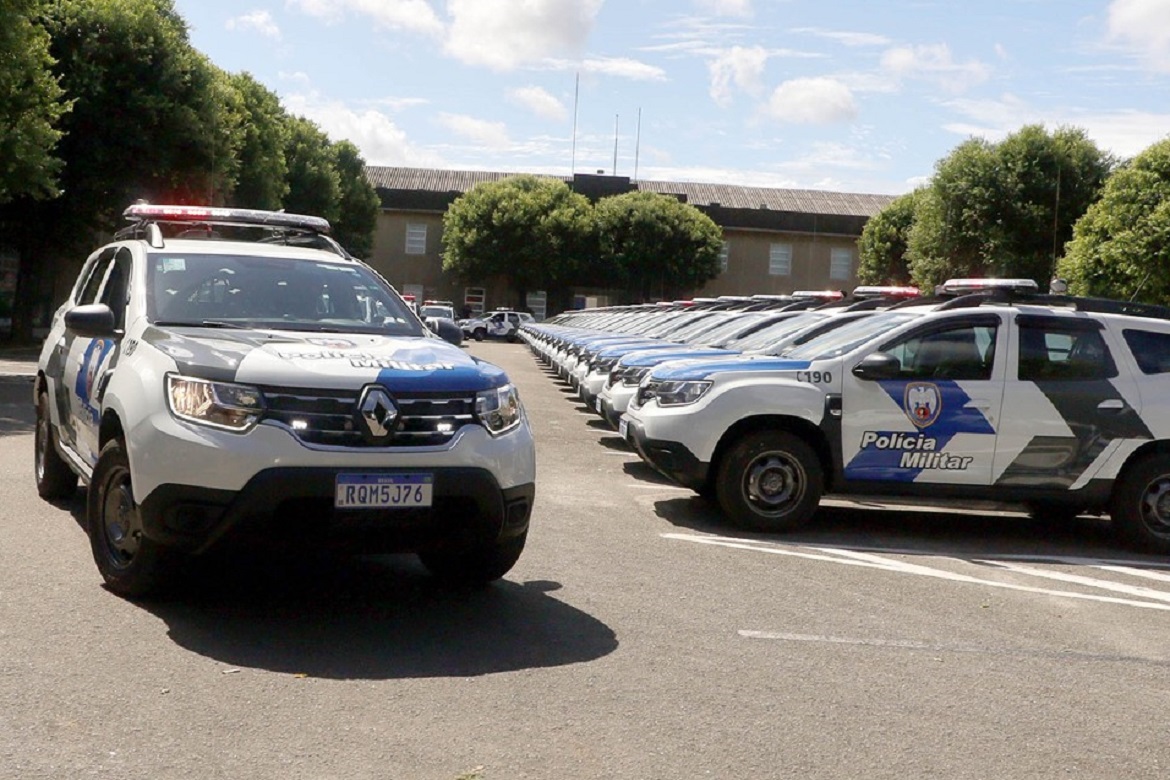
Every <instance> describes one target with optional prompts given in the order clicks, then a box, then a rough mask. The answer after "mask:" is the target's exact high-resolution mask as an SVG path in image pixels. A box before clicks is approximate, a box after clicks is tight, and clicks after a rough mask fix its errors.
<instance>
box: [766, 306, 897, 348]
mask: <svg viewBox="0 0 1170 780" xmlns="http://www.w3.org/2000/svg"><path fill="white" fill-rule="evenodd" d="M918 316H920V315H918V314H913V313H910V312H900V313H894V312H882V313H880V314H875V315H873V316H872V317H867V318H865V319H863V320H858V321H856V322H852V323H850V324H848V325H845V326H844V327H841V328H837V329H836V330H833V331H830V332H828V333H825V334H824V335H822V336H819V337H818V338H815V339H813V340H812V341H810V342H808V343H807V344H804V345H802V346H800V347H797V348H796V349H794V350H792V351H791V352H788V353H786V354H785V355H784V356H785V357H787V358H790V359H792V360H822V359H825V358H835V357H841V356H842V355H844V354H846V353H848V352H852V351H853V350H854V349H856V348H858V347H860V346H861V345H862V344H865V343H867V342H869V341H872V340H873V339H875V338H877V337H878V336H880V335H881V334H883V333H885V332H886V331H888V330H891V329H893V328H896V327H898V326H899V325H902V324H904V323H907V322H910V321H911V320H913V319H915V318H917V317H918Z"/></svg>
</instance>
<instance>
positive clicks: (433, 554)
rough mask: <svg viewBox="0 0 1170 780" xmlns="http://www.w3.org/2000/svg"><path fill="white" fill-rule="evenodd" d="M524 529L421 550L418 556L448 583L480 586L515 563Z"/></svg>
mask: <svg viewBox="0 0 1170 780" xmlns="http://www.w3.org/2000/svg"><path fill="white" fill-rule="evenodd" d="M527 538H528V532H527V531H525V532H524V533H522V534H520V535H519V536H510V537H508V538H506V539H498V540H492V541H490V542H485V543H481V544H479V545H477V546H473V547H469V548H464V549H459V550H423V551H420V552H419V553H418V559H419V560H420V561H422V564H423V566H425V567H426V568H427V571H429V572H430V573H431V574H432V575H433V576H434V577H436V578H437V579H439V580H441V581H442V582H444V583H446V584H449V585H458V586H473V587H474V586H482V585H487V584H488V583H490V582H494V581H495V580H498V579H500V578H501V577H503V576H504V575H505V574H507V573H508V572H509V571H511V569H512V567H513V566H515V565H516V561H518V560H519V559H520V553H522V552H523V551H524V542H525V541H526V540H527Z"/></svg>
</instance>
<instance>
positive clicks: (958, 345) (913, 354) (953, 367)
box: [885, 325, 996, 379]
mask: <svg viewBox="0 0 1170 780" xmlns="http://www.w3.org/2000/svg"><path fill="white" fill-rule="evenodd" d="M995 335H996V328H995V327H993V326H990V325H965V326H962V327H958V328H949V329H947V330H939V331H931V332H929V333H919V334H915V335H914V336H912V337H910V338H908V339H906V340H905V341H902V342H899V343H897V344H895V345H893V346H892V347H890V348H888V349H886V350H885V352H886V354H889V355H892V356H893V357H895V358H897V359H898V362H899V363H900V364H901V366H902V369H901V372H900V375H901V377H902V378H904V379H990V378H991V369H992V366H993V365H994V362H995Z"/></svg>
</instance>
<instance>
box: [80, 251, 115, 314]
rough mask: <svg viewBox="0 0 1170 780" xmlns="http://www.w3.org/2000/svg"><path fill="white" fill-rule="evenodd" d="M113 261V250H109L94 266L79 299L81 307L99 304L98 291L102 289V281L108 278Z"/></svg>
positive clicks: (103, 253)
mask: <svg viewBox="0 0 1170 780" xmlns="http://www.w3.org/2000/svg"><path fill="white" fill-rule="evenodd" d="M113 260H114V250H113V249H107V250H105V251H104V252H102V255H101V257H99V258H98V260H97V262H96V263H94V264H93V268H92V269H91V270H90V272H89V278H88V279H86V280H85V286H84V287H82V289H81V295H79V296H78V298H77V303H78V304H79V305H85V304H90V303H97V296H98V290H100V289H101V287H102V281H103V280H104V279H105V278H106V271H107V270H109V267H110V263H112V262H113Z"/></svg>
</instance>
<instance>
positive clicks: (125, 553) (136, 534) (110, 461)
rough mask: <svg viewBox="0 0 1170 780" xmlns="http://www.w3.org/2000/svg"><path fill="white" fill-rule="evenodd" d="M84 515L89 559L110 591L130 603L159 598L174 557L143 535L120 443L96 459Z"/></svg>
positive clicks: (172, 570) (110, 445)
mask: <svg viewBox="0 0 1170 780" xmlns="http://www.w3.org/2000/svg"><path fill="white" fill-rule="evenodd" d="M87 510H88V511H87V515H88V520H89V544H90V548H91V549H92V551H93V559H94V562H95V563H96V564H97V567H98V571H100V572H101V574H102V577H103V578H104V579H105V581H106V586H107V587H108V588H109V589H110V590H112V591H114V592H115V593H117V594H119V595H122V596H129V597H132V598H133V597H140V596H146V595H148V594H152V593H157V592H159V591H160V590H162V589H163V588H164V587H165V586H166V585H168V584H169V583H170V582H171V580H172V579H173V578H174V576H175V573H176V570H175V565H176V564H177V562H178V560H177V556H176V555H175V554H174V553H173V552H171V551H169V550H167V549H165V548H163V547H162V546H160V545H159V544H158V543H156V542H154V541H152V540H151V539H149V538H147V536H146V534H145V533H143V528H142V510H141V509H140V508H139V506H138V504H137V503H136V502H135V501H134V491H133V485H132V483H131V478H130V460H129V458H128V457H127V455H126V448H125V445H124V444H123V443H122V442H121V441H120V440H118V439H114V440H112V441H110V442H108V443H107V444H106V446H104V447H102V451H101V454H100V455H99V456H98V462H97V466H96V467H94V471H93V480H92V481H91V482H90V485H89V499H88V507H87Z"/></svg>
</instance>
